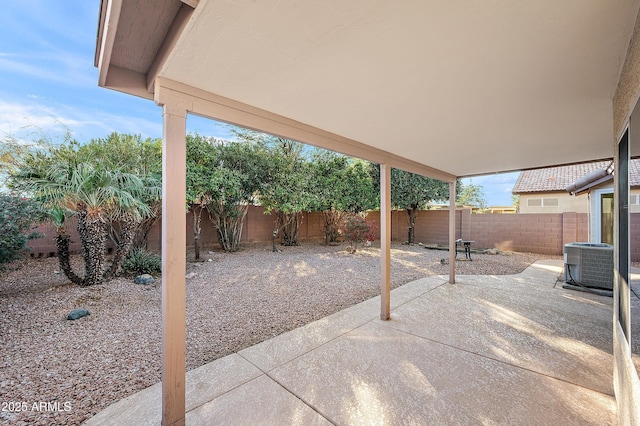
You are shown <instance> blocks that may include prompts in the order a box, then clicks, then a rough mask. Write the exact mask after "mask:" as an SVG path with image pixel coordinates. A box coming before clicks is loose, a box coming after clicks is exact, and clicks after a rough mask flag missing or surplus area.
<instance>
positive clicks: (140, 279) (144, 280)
mask: <svg viewBox="0 0 640 426" xmlns="http://www.w3.org/2000/svg"><path fill="white" fill-rule="evenodd" d="M154 281H155V279H154V278H153V277H152V276H151V275H149V274H142V275H138V276H137V277H136V278H135V279H134V280H133V282H134V283H136V284H143V285H150V284H153V283H154Z"/></svg>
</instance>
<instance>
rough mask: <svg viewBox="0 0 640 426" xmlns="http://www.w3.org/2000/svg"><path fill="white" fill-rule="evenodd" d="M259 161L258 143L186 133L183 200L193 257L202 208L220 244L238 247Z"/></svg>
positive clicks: (258, 178) (260, 173) (261, 170)
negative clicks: (188, 214) (188, 211)
mask: <svg viewBox="0 0 640 426" xmlns="http://www.w3.org/2000/svg"><path fill="white" fill-rule="evenodd" d="M263 163H264V152H263V148H262V145H261V144H260V143H259V142H254V141H238V142H225V141H221V140H217V139H215V138H207V137H203V136H200V135H197V134H195V135H188V136H187V203H188V206H189V208H190V209H191V211H192V212H193V223H192V226H193V233H194V241H195V256H196V259H199V258H200V232H201V220H202V219H201V217H202V212H203V211H205V210H206V211H207V212H208V215H209V219H210V220H211V221H212V222H213V225H214V227H215V229H216V236H217V238H218V242H219V243H220V246H221V247H222V248H223V249H224V250H225V251H228V252H234V251H237V250H238V248H239V246H240V239H241V237H242V227H243V222H244V218H245V216H246V214H247V210H248V208H249V205H251V204H253V202H254V198H255V197H256V194H257V192H258V189H259V188H260V186H261V185H262V183H263V181H264V179H265V167H264V165H263Z"/></svg>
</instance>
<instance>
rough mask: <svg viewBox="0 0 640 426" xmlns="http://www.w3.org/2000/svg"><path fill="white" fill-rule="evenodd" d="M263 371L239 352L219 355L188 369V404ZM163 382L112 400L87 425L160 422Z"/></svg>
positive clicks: (197, 403)
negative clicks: (215, 358)
mask: <svg viewBox="0 0 640 426" xmlns="http://www.w3.org/2000/svg"><path fill="white" fill-rule="evenodd" d="M261 374H262V372H261V371H260V370H259V369H258V368H256V367H255V366H254V365H253V364H251V363H249V362H247V361H246V360H245V359H244V358H242V357H241V356H239V355H237V354H232V355H229V356H226V357H224V358H220V359H218V360H216V361H215V362H210V363H208V364H205V365H203V366H201V367H198V368H195V369H193V370H191V371H188V372H187V383H186V388H187V389H186V393H187V399H186V406H187V411H188V410H193V409H194V408H197V407H199V406H201V405H203V404H205V403H206V402H208V401H211V400H212V399H215V398H216V397H218V396H220V395H222V394H224V393H225V392H228V391H230V390H232V389H235V388H237V387H240V386H242V385H243V384H245V383H247V382H249V381H251V380H253V379H255V378H256V377H259V376H260V375H261ZM160 407H162V384H161V383H156V384H155V385H153V386H151V387H149V388H147V389H145V390H143V391H140V392H138V393H136V394H134V395H131V396H130V397H128V398H125V399H123V400H121V401H118V402H116V403H115V404H112V405H111V406H109V407H108V408H106V409H105V410H103V411H101V412H100V413H98V414H97V415H95V416H93V417H92V418H90V419H89V420H87V421H86V422H85V423H84V424H85V425H95V426H98V425H136V426H145V425H159V424H160V422H161V420H162V418H161V414H162V413H161V410H160Z"/></svg>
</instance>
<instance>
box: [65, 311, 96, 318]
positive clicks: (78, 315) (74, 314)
mask: <svg viewBox="0 0 640 426" xmlns="http://www.w3.org/2000/svg"><path fill="white" fill-rule="evenodd" d="M87 315H91V314H90V313H89V311H87V310H86V309H74V310H73V311H71V312H69V315H67V319H68V320H77V319H80V318H82V317H86V316H87Z"/></svg>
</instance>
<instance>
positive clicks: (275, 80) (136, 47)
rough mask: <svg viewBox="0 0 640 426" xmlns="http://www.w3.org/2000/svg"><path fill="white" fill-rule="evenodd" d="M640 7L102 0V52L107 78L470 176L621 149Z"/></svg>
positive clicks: (110, 83)
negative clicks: (189, 94) (620, 93)
mask: <svg viewBox="0 0 640 426" xmlns="http://www.w3.org/2000/svg"><path fill="white" fill-rule="evenodd" d="M639 6H640V2H638V1H637V0H607V1H596V2H588V3H585V2H583V1H579V0H573V1H563V2H542V3H541V2H515V3H514V2H511V1H508V0H502V1H497V2H491V3H485V2H482V3H473V2H471V3H470V2H400V3H398V2H391V3H390V2H387V1H372V2H367V4H366V7H363V6H362V5H361V4H356V3H350V2H341V1H329V2H326V1H325V2H304V3H300V2H295V1H260V2H228V1H215V0H200V1H198V0H189V1H187V0H184V1H179V0H154V1H150V0H103V1H102V7H101V19H100V28H99V31H98V48H97V51H96V65H97V66H98V67H99V68H100V81H99V84H100V85H101V86H105V87H109V88H112V89H115V90H120V91H123V92H126V93H130V94H133V95H136V96H141V97H147V98H149V99H152V98H153V96H154V90H155V83H156V81H157V79H158V77H163V78H165V79H167V80H170V81H174V82H177V83H180V84H183V85H186V86H189V87H194V88H197V89H199V90H202V91H204V92H207V93H211V94H214V95H216V96H219V97H221V98H224V99H229V100H230V101H232V102H237V103H239V104H243V105H248V106H250V107H253V108H257V109H260V110H264V111H268V112H269V113H271V114H274V115H275V116H278V117H283V118H286V119H288V120H292V121H293V122H296V123H301V124H303V125H305V126H308V127H309V128H312V129H318V130H320V131H323V132H327V133H329V134H333V135H339V137H341V138H343V139H345V140H349V141H354V142H357V143H361V144H364V145H366V146H368V147H369V149H374V150H379V151H380V152H382V153H390V154H392V155H394V156H397V157H401V158H405V159H411V160H412V161H414V162H416V163H419V164H422V165H426V166H428V167H430V168H432V169H435V170H438V171H441V172H443V173H445V174H447V175H451V176H470V175H477V174H483V173H493V172H500V171H509V170H519V169H527V168H535V167H543V166H550V165H555V164H565V163H574V162H581V161H589V160H596V159H604V158H610V157H611V144H612V142H611V141H612V139H613V138H614V137H615V136H617V135H615V134H614V133H615V132H616V131H619V129H614V122H613V116H614V113H613V106H612V99H613V97H614V94H615V91H616V86H617V83H618V80H619V77H620V72H621V69H622V66H623V64H624V61H625V57H626V52H627V48H628V45H629V40H630V37H631V34H632V31H633V28H634V24H635V21H636V17H637V14H638V8H639ZM194 7H195V9H194ZM303 142H308V141H303Z"/></svg>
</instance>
